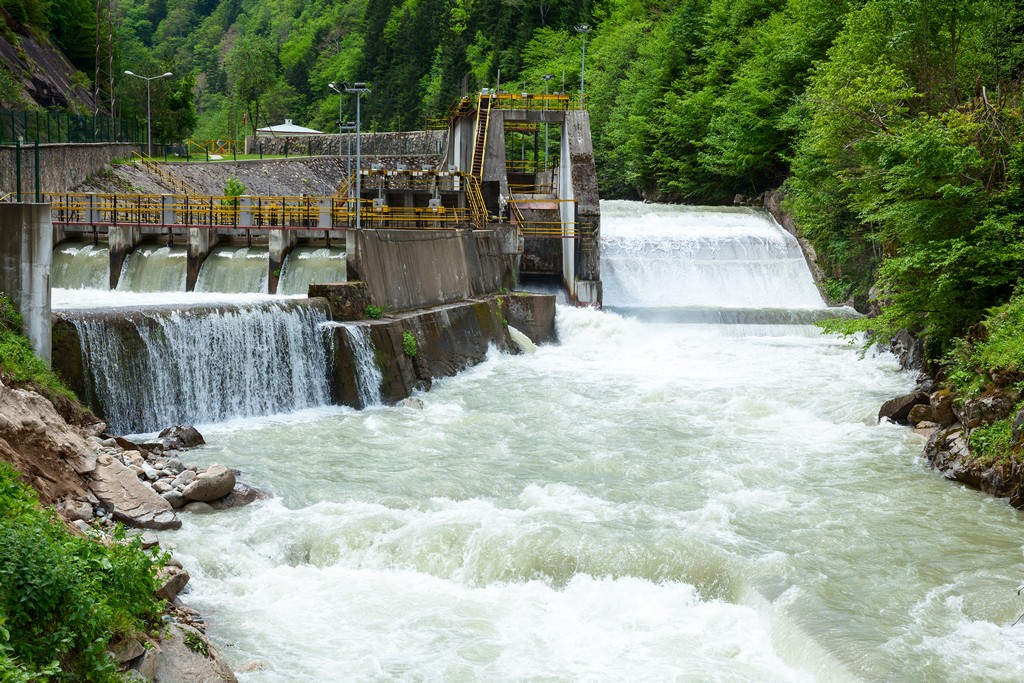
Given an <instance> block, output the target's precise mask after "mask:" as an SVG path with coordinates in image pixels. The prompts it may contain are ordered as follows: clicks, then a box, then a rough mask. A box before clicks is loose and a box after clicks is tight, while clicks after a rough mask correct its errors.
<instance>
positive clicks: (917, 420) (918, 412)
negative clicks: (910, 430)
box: [907, 403, 939, 427]
mask: <svg viewBox="0 0 1024 683" xmlns="http://www.w3.org/2000/svg"><path fill="white" fill-rule="evenodd" d="M938 421H939V420H938V413H937V411H936V410H935V408H934V407H932V406H930V405H928V404H927V403H919V404H917V405H915V406H914V407H912V408H911V409H910V413H908V414H907V422H909V423H910V424H912V425H914V426H915V427H917V426H920V425H921V424H922V423H925V422H929V423H932V424H935V423H938Z"/></svg>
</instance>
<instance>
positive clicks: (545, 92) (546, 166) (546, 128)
mask: <svg viewBox="0 0 1024 683" xmlns="http://www.w3.org/2000/svg"><path fill="white" fill-rule="evenodd" d="M554 77H555V75H554V74H544V75H543V76H541V78H543V79H544V108H545V109H547V108H548V81H550V80H551V79H552V78H554ZM544 170H545V171H546V170H548V122H547V119H546V118H545V121H544Z"/></svg>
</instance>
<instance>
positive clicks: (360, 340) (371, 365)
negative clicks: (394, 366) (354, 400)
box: [342, 324, 384, 407]
mask: <svg viewBox="0 0 1024 683" xmlns="http://www.w3.org/2000/svg"><path fill="white" fill-rule="evenodd" d="M342 327H343V328H344V329H345V335H346V336H347V337H348V342H349V348H350V349H351V350H352V363H353V365H354V366H355V374H356V385H357V390H358V394H359V402H360V403H361V404H362V405H363V406H364V407H365V406H379V405H380V404H381V396H380V385H381V382H382V381H383V379H384V376H383V375H382V374H381V371H380V367H378V365H377V359H376V357H375V353H376V352H375V350H374V348H373V339H372V338H371V337H370V328H369V326H367V325H352V324H348V325H342Z"/></svg>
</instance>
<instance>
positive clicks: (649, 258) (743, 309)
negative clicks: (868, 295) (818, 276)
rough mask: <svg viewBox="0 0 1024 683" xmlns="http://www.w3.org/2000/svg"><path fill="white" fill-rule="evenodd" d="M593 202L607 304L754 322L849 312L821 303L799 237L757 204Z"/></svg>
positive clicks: (678, 317) (679, 318) (663, 315)
mask: <svg viewBox="0 0 1024 683" xmlns="http://www.w3.org/2000/svg"><path fill="white" fill-rule="evenodd" d="M602 211H603V215H604V219H605V222H606V223H607V224H608V226H609V227H610V229H604V230H603V231H602V242H601V255H602V269H603V270H602V276H603V279H604V298H605V303H606V304H607V305H608V306H610V307H611V308H612V309H613V310H617V311H620V312H623V313H628V314H635V315H641V316H643V317H645V318H647V319H650V318H652V317H654V318H656V319H658V320H663V321H675V322H695V323H712V324H730V323H746V324H762V325H763V324H772V323H808V322H814V321H815V320H820V319H823V318H827V317H836V316H837V315H840V316H841V315H849V314H851V313H852V311H846V310H838V311H837V310H836V309H826V307H825V304H824V302H823V301H822V299H821V295H820V294H819V293H818V290H817V288H816V287H815V286H814V281H813V280H812V279H811V275H810V271H809V269H808V267H807V263H806V261H805V260H804V257H803V253H802V252H801V250H800V245H799V244H798V243H797V241H796V239H795V238H794V237H793V236H792V235H790V234H789V233H787V232H786V231H785V230H783V229H782V228H781V227H779V225H778V224H777V223H775V221H774V220H772V218H771V216H770V215H768V213H767V212H764V211H760V210H755V209H749V208H734V209H709V208H706V207H694V206H659V205H644V208H643V211H641V212H638V211H637V210H636V206H635V205H634V204H633V203H631V202H606V203H605V204H604V205H603V210H602ZM627 217H628V218H627ZM620 218H627V220H626V221H621V220H617V219H620ZM616 226H620V227H621V229H616ZM652 283H658V285H657V286H656V287H652V286H651V285H652Z"/></svg>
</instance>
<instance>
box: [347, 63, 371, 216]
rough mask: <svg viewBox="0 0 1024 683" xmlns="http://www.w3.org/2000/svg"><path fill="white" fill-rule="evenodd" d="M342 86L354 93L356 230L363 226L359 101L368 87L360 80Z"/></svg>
mask: <svg viewBox="0 0 1024 683" xmlns="http://www.w3.org/2000/svg"><path fill="white" fill-rule="evenodd" d="M342 87H343V89H344V90H345V92H348V93H355V94H356V230H359V229H361V228H362V227H363V226H362V221H361V220H360V218H361V216H362V215H363V206H362V203H363V156H362V139H363V133H362V129H361V125H362V122H361V120H360V113H359V101H360V100H361V99H362V98H363V93H368V92H370V89H369V88H368V87H366V83H363V82H361V81H360V82H357V83H353V84H352V85H351V86H349V84H348V83H342Z"/></svg>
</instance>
